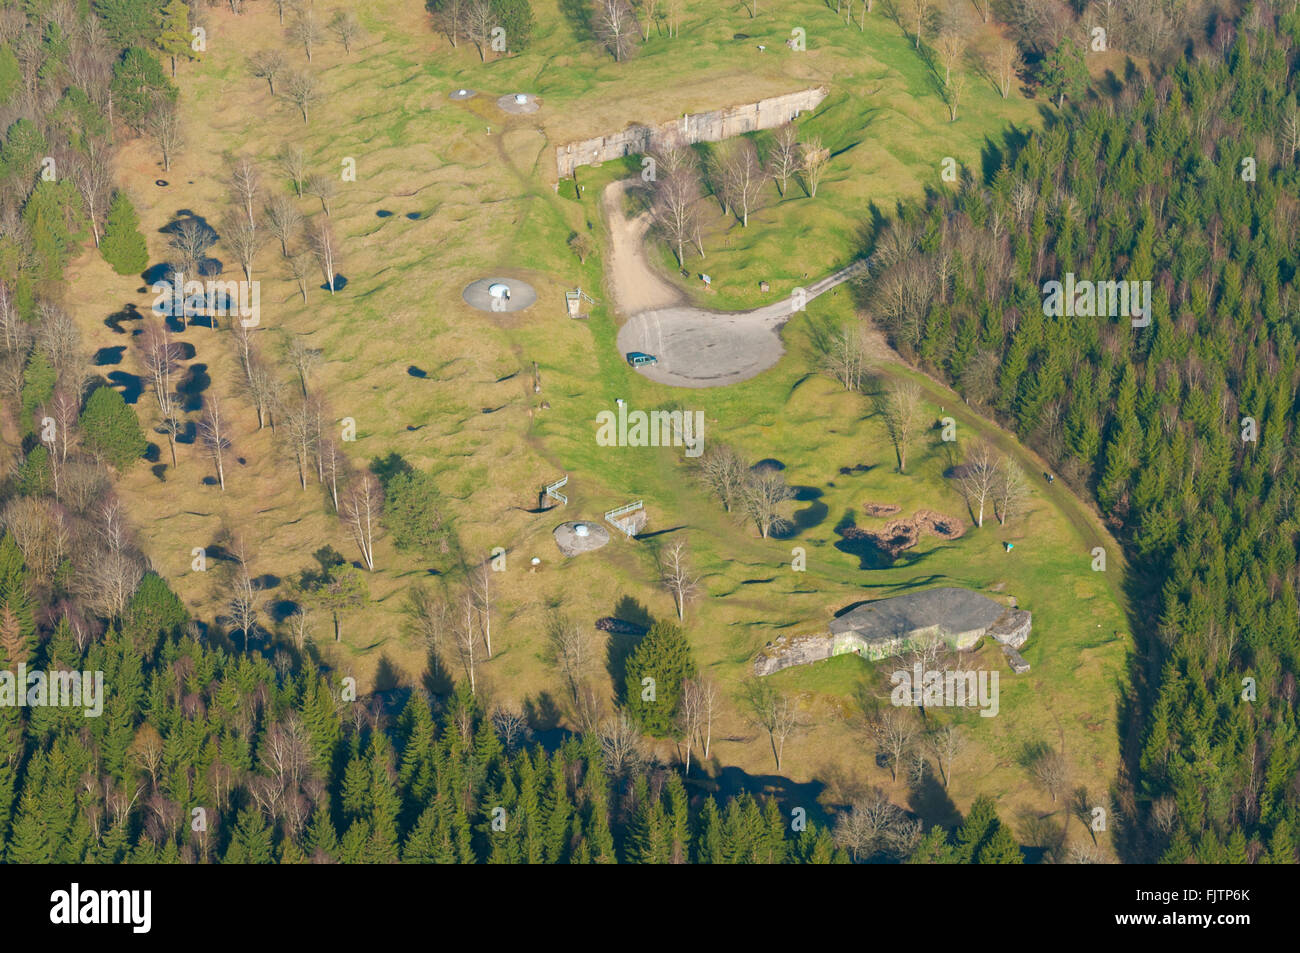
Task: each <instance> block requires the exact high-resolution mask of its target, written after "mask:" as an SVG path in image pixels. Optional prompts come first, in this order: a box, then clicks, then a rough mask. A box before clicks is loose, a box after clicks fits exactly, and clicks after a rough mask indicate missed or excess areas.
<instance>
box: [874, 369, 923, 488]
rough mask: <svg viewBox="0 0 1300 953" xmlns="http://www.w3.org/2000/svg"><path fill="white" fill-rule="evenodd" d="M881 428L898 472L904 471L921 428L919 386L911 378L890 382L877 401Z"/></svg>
mask: <svg viewBox="0 0 1300 953" xmlns="http://www.w3.org/2000/svg"><path fill="white" fill-rule="evenodd" d="M878 407H879V410H880V414H881V416H882V417H883V418H884V421H885V430H886V431H887V432H888V433H889V439H890V441H891V442H892V443H893V445H894V452H895V454H896V455H897V458H898V472H899V473H905V472H907V453H908V450H909V449H910V448H911V446H912V442H913V441H914V440H915V439H916V435H917V433H918V432H919V431H920V429H921V427H922V419H921V388H920V387H919V386H917V385H916V384H915V383H914V382H912V381H899V382H897V383H895V384H892V385H890V386H889V387H888V388H887V389H886V390H885V391H884V393H883V394H882V395H881V397H880V399H879V401H878Z"/></svg>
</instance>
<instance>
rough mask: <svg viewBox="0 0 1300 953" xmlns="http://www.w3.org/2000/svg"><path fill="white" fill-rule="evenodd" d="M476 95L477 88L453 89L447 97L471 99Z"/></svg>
mask: <svg viewBox="0 0 1300 953" xmlns="http://www.w3.org/2000/svg"><path fill="white" fill-rule="evenodd" d="M477 95H478V90H474V89H453V90H452V91H451V95H450V96H449V97H448V98H449V99H473V98H474V97H475V96H477Z"/></svg>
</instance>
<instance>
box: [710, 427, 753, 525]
mask: <svg viewBox="0 0 1300 953" xmlns="http://www.w3.org/2000/svg"><path fill="white" fill-rule="evenodd" d="M699 467H700V477H701V479H702V480H703V481H704V482H705V484H707V485H708V487H709V489H711V490H712V491H713V492H714V493H716V494H717V495H718V498H719V499H720V500H722V505H723V507H724V508H725V509H726V511H727V512H728V513H730V512H731V510H732V507H734V506H737V505H739V504H740V503H741V502H742V499H743V490H744V486H745V481H746V479H747V478H748V476H749V465H748V464H747V463H746V462H745V460H744V458H743V457H742V456H741V455H740V454H739V453H738V452H737V451H736V450H735V448H734V447H731V446H730V445H728V444H725V443H714V444H710V446H709V448H708V449H707V450H705V451H704V455H703V456H702V457H701V458H700V463H699Z"/></svg>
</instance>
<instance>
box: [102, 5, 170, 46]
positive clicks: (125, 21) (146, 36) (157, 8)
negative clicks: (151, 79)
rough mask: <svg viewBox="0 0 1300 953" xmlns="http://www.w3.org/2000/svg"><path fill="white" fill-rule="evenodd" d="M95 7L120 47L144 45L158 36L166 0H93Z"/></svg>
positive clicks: (108, 31) (106, 29)
mask: <svg viewBox="0 0 1300 953" xmlns="http://www.w3.org/2000/svg"><path fill="white" fill-rule="evenodd" d="M91 5H92V6H93V7H94V10H95V13H96V14H97V15H98V16H99V19H100V21H101V22H103V24H104V30H105V32H106V33H108V36H109V38H110V39H112V40H113V42H114V43H116V44H117V45H118V46H120V47H125V46H135V45H143V44H145V43H148V42H150V41H151V40H153V38H154V37H155V36H157V34H158V30H159V14H160V13H161V11H162V0H92V3H91Z"/></svg>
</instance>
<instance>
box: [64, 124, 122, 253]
mask: <svg viewBox="0 0 1300 953" xmlns="http://www.w3.org/2000/svg"><path fill="white" fill-rule="evenodd" d="M72 181H73V184H74V185H76V187H77V191H78V192H79V193H81V201H82V204H83V205H84V206H85V209H86V219H87V220H88V221H89V222H90V231H91V234H92V235H93V236H94V238H95V247H96V248H98V247H99V237H100V219H102V218H103V217H104V212H105V210H106V209H107V208H108V203H109V199H110V198H111V197H112V194H113V150H112V145H111V144H110V143H108V142H105V141H103V140H101V139H98V138H95V137H88V138H87V140H86V149H85V152H84V153H83V154H79V155H78V156H77V158H76V160H75V161H74V162H73V164H72Z"/></svg>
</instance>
